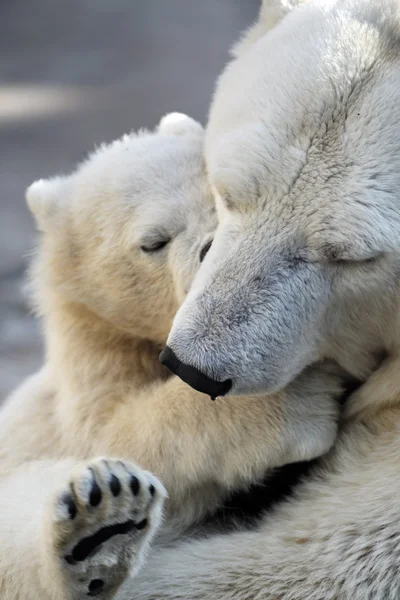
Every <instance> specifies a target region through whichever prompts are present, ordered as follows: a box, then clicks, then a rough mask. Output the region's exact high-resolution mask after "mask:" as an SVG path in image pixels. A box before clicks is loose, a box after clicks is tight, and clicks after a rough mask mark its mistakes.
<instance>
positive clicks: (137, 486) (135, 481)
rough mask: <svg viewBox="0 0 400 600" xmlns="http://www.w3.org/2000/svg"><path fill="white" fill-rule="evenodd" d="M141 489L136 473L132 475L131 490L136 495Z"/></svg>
mask: <svg viewBox="0 0 400 600" xmlns="http://www.w3.org/2000/svg"><path fill="white" fill-rule="evenodd" d="M139 489H140V483H139V479H138V478H137V477H135V475H131V490H132V492H133V495H134V496H137V495H138V492H139Z"/></svg>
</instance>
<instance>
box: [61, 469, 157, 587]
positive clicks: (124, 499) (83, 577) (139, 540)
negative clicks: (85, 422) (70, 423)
mask: <svg viewBox="0 0 400 600" xmlns="http://www.w3.org/2000/svg"><path fill="white" fill-rule="evenodd" d="M165 496H166V492H165V490H164V488H163V486H162V484H161V483H160V482H159V480H158V479H157V478H156V477H154V476H153V475H152V474H151V473H148V472H146V471H142V470H141V469H140V468H139V467H137V466H136V465H133V464H131V463H129V462H125V461H120V460H112V459H96V460H93V461H90V462H88V463H87V464H86V465H84V466H81V467H80V469H78V470H77V471H76V472H75V473H74V474H73V475H72V477H71V478H70V479H69V481H67V483H66V485H65V486H64V488H63V489H61V490H60V491H59V492H58V493H57V494H56V498H55V501H53V505H52V515H51V529H52V532H51V533H52V542H53V547H54V549H55V550H56V553H57V556H58V561H59V564H61V569H62V572H63V579H64V581H65V585H66V586H67V588H68V589H69V591H70V592H71V593H72V596H73V597H74V598H75V597H76V598H83V597H85V596H89V597H94V596H98V597H101V598H102V599H105V598H109V597H113V595H114V594H115V591H116V589H117V588H118V587H119V586H120V585H121V583H123V581H124V580H125V578H126V577H127V575H128V574H132V573H134V572H136V571H137V570H138V568H139V567H140V564H141V562H142V560H143V558H144V555H145V552H146V549H147V548H148V546H149V543H150V540H151V538H152V536H153V534H154V533H155V531H156V530H157V528H158V526H159V523H160V520H161V513H162V505H163V502H164V498H165Z"/></svg>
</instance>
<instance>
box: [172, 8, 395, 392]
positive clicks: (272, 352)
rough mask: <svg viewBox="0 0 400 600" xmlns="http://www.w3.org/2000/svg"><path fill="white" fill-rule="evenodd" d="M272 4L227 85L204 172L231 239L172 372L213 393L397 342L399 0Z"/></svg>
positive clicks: (356, 369) (213, 119)
mask: <svg viewBox="0 0 400 600" xmlns="http://www.w3.org/2000/svg"><path fill="white" fill-rule="evenodd" d="M297 4H299V3H295V2H291V3H290V2H283V0H282V2H281V3H279V2H275V3H273V4H272V3H271V2H265V3H264V6H263V8H262V10H261V13H260V19H259V21H258V23H257V24H256V25H255V26H254V27H253V28H252V29H251V30H250V31H249V32H248V33H247V35H245V37H244V38H243V39H242V40H241V42H240V43H239V45H238V46H237V47H236V49H235V50H234V58H233V60H232V61H231V63H230V64H228V66H227V67H226V69H225V71H224V73H223V74H222V76H221V77H220V79H219V82H218V85H217V90H216V94H215V98H214V102H213V105H212V108H211V113H210V119H209V124H208V129H207V138H206V160H207V167H208V172H209V176H210V179H211V183H212V186H213V189H214V195H215V199H216V205H217V210H218V216H219V227H218V230H217V233H216V236H215V238H214V243H213V246H212V248H211V250H210V252H209V253H208V255H207V257H206V259H205V261H204V264H203V266H202V268H201V269H200V272H199V274H198V276H197V278H196V280H195V282H194V285H193V287H192V290H191V292H190V294H189V296H188V297H187V300H186V301H185V303H184V304H183V306H182V307H181V309H180V310H179V311H178V314H177V316H176V318H175V321H174V326H173V328H172V331H171V333H170V336H169V340H168V348H169V349H167V350H166V351H165V352H164V355H163V359H164V362H165V363H166V364H167V365H169V366H170V367H171V369H172V370H174V371H175V372H177V373H178V374H179V375H180V376H181V377H182V378H183V379H185V380H186V381H187V382H188V383H189V384H191V385H193V387H197V389H200V390H201V391H204V392H206V393H209V394H210V395H211V396H217V395H223V394H226V393H228V392H229V393H235V394H241V393H258V392H261V391H263V392H265V391H276V390H278V389H280V388H282V387H283V386H285V385H286V384H287V383H288V382H289V381H291V380H292V379H293V378H294V377H295V376H296V375H297V374H298V373H299V372H300V371H301V370H302V369H304V368H305V367H306V366H307V365H309V364H311V363H313V362H316V361H319V360H322V359H324V358H332V359H335V360H337V361H338V362H339V363H340V364H341V365H342V366H344V367H345V368H346V369H347V370H348V371H349V372H350V373H351V374H352V375H353V376H355V377H357V378H364V377H366V376H368V374H369V373H370V372H371V370H373V369H374V368H375V366H376V364H377V361H378V360H379V356H381V353H382V352H383V351H391V350H392V349H393V347H394V346H395V345H396V344H397V340H396V336H397V329H398V327H397V321H398V313H399V311H398V296H399V283H398V282H399V272H400V197H399V195H400V94H399V93H398V90H399V85H400V52H399V49H400V45H399V39H400V15H399V8H398V5H397V3H395V2H390V1H387V2H382V3H379V5H376V4H375V2H374V1H373V0H364V1H362V2H360V1H355V0H354V1H353V0H343V1H342V0H339V1H329V2H321V1H319V2H318V1H310V2H306V3H304V4H301V6H299V5H297Z"/></svg>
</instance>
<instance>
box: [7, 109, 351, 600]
mask: <svg viewBox="0 0 400 600" xmlns="http://www.w3.org/2000/svg"><path fill="white" fill-rule="evenodd" d="M202 146H203V132H202V129H201V127H200V125H198V124H197V123H195V122H194V121H193V120H191V119H189V118H188V117H185V116H182V115H170V116H168V117H167V118H165V119H163V120H162V121H161V124H160V126H159V128H158V130H157V131H156V132H155V133H149V132H144V133H142V134H140V135H133V134H132V135H130V136H126V137H124V138H123V139H122V140H119V141H117V142H114V143H113V144H111V145H110V146H106V147H103V148H100V149H99V150H98V151H97V152H96V153H95V154H94V155H92V156H91V157H90V158H89V159H88V160H87V161H86V162H85V163H84V164H83V165H81V166H80V167H79V168H78V170H77V171H76V172H75V173H73V174H72V175H70V176H68V177H63V178H56V179H52V180H49V181H40V182H36V183H35V184H33V185H32V186H31V188H29V190H28V193H27V199H28V204H29V206H30V208H31V210H32V212H33V213H34V215H35V217H36V220H37V223H38V226H39V228H40V229H41V231H42V236H41V243H40V246H39V249H38V253H37V256H36V259H35V261H34V265H33V268H32V274H31V286H32V289H33V292H34V296H35V300H36V305H37V308H38V311H39V312H40V314H41V315H42V317H43V320H44V327H45V333H46V342H47V361H46V365H45V367H44V368H43V370H42V371H41V372H40V373H38V374H37V375H35V376H34V377H33V378H32V379H30V380H29V381H27V382H25V383H24V384H23V386H22V387H21V388H20V389H19V390H17V391H16V392H15V393H14V395H13V396H12V397H11V398H10V399H9V400H8V402H7V405H6V406H5V408H4V409H3V410H2V412H1V413H0V432H1V439H2V443H1V450H0V469H1V471H0V473H1V477H0V537H1V544H0V589H1V599H2V600H15V599H16V598H18V599H19V600H33V599H34V600H36V599H37V598H39V597H40V599H41V600H53V599H54V600H70V599H73V600H77V599H80V598H84V597H86V596H94V595H98V596H99V597H101V598H104V599H108V598H112V597H114V595H115V593H116V590H117V589H118V587H119V585H120V584H121V582H122V581H123V580H124V579H125V578H126V577H127V575H128V571H131V572H132V573H136V572H137V571H138V569H139V567H140V565H141V564H142V563H143V559H144V556H145V554H146V552H147V550H148V547H149V543H150V540H151V538H152V536H153V535H154V533H155V532H157V529H158V527H159V523H160V515H161V508H162V505H163V501H164V498H165V490H164V487H163V486H162V484H160V482H159V481H158V479H156V477H155V476H154V475H152V474H150V473H149V472H148V471H144V470H143V469H149V470H151V471H152V472H153V473H155V475H157V476H158V477H160V478H161V479H162V481H163V483H164V484H165V486H166V488H167V491H168V496H169V498H168V501H167V504H166V510H165V521H164V527H163V528H162V529H161V530H160V531H159V536H158V542H156V544H161V542H163V543H165V541H166V540H171V539H172V538H179V537H180V536H181V535H182V533H183V532H185V531H187V529H188V527H189V526H193V525H195V524H196V523H198V522H199V521H200V520H201V519H203V518H204V517H205V516H206V515H209V514H212V513H213V512H215V511H216V510H217V508H218V507H219V506H220V505H221V503H223V501H224V499H225V498H226V497H227V495H229V493H230V492H231V491H232V490H236V489H238V488H239V489H240V488H246V487H248V486H249V485H250V484H252V483H253V482H255V481H259V480H260V479H261V478H262V477H263V476H264V474H265V472H266V470H268V469H272V468H273V467H276V466H279V465H282V464H285V463H290V462H293V461H300V460H309V459H312V458H314V457H316V456H320V455H321V454H323V453H325V452H326V451H328V450H329V448H330V447H331V446H332V444H333V442H334V440H335V437H336V433H337V420H338V403H337V401H336V398H337V396H338V394H339V393H340V389H341V384H340V378H339V376H338V374H337V372H336V370H334V371H331V370H330V368H329V366H327V367H325V366H323V365H321V366H320V367H315V368H312V369H309V370H308V371H306V372H304V373H303V374H302V375H301V376H300V377H299V378H297V379H296V380H295V381H294V382H293V383H292V384H291V385H290V386H288V388H287V389H286V390H284V391H281V392H279V393H278V394H275V395H269V396H265V395H264V396H253V397H247V398H246V397H243V398H229V399H227V400H221V401H218V402H216V403H212V402H211V401H210V400H209V398H207V397H206V396H203V395H202V394H199V393H197V392H194V391H193V390H192V389H191V388H189V387H188V386H186V385H185V384H184V383H182V381H180V380H179V379H178V378H168V374H167V373H166V372H165V371H164V370H163V368H162V367H161V365H160V364H159V361H158V354H159V351H160V348H161V347H162V344H163V343H165V340H166V338H167V335H168V331H169V329H170V327H171V324H172V320H173V317H174V314H175V312H176V310H177V308H178V306H179V304H180V303H181V301H182V300H183V298H184V296H185V294H186V292H187V290H188V289H189V287H190V284H191V282H192V279H193V277H194V275H195V273H196V271H197V269H198V267H199V265H200V255H201V250H202V249H203V248H204V246H205V245H206V244H207V243H208V242H209V241H210V239H211V238H212V236H213V232H214V229H215V226H216V216H215V211H214V209H213V201H212V198H211V193H210V190H209V187H208V184H207V180H206V174H205V168H204V164H203V159H202ZM114 457H116V459H117V460H116V459H115V458H114ZM131 461H134V463H136V464H133V463H132V462H131ZM137 464H140V465H141V467H138V466H137ZM121 528H122V529H121ZM118 532H119V533H118ZM111 534H113V535H111ZM114 534H115V535H114ZM107 536H108V537H107ZM110 536H111V537H110ZM106 538H107V539H106ZM149 582H150V580H149ZM134 585H135V584H134V582H133V583H132V586H133V587H132V589H134Z"/></svg>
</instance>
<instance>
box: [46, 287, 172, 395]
mask: <svg viewBox="0 0 400 600" xmlns="http://www.w3.org/2000/svg"><path fill="white" fill-rule="evenodd" d="M43 312H44V315H43V316H44V329H45V339H46V355H47V363H48V366H49V367H50V373H51V376H52V379H53V381H54V384H55V385H56V388H57V390H58V391H62V392H66V393H68V394H78V395H82V393H83V392H84V391H85V390H88V391H90V392H92V391H93V390H96V389H99V390H101V389H103V390H105V389H107V388H108V387H110V389H113V388H115V389H117V388H118V387H123V388H124V390H125V391H127V390H129V391H131V392H132V391H133V392H135V391H136V390H141V391H143V387H144V386H146V385H150V384H152V383H153V384H154V381H155V380H159V379H165V378H166V377H167V376H168V375H167V371H166V369H165V367H163V366H162V365H161V364H160V362H159V359H158V356H159V353H160V351H161V345H160V344H157V343H154V342H152V341H151V340H146V339H140V338H137V337H135V336H133V335H130V334H129V333H126V332H122V331H119V330H118V329H117V328H115V327H114V326H113V325H112V324H110V323H109V322H107V321H105V320H104V319H102V318H101V317H99V316H98V315H96V314H95V313H93V312H92V311H90V310H89V309H88V308H87V307H86V306H85V305H83V304H80V303H78V302H72V301H68V300H66V299H65V297H60V295H59V294H57V293H56V292H52V293H51V294H47V297H46V307H45V311H43Z"/></svg>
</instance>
